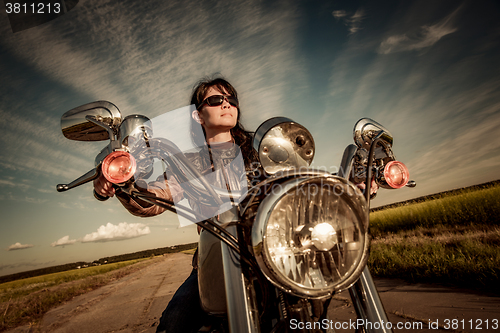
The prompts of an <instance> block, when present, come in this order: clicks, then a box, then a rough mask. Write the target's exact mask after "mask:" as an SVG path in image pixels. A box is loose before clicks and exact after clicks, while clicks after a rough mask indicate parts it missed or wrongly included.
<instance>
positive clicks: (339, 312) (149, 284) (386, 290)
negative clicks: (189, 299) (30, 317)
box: [11, 253, 500, 333]
mask: <svg viewBox="0 0 500 333" xmlns="http://www.w3.org/2000/svg"><path fill="white" fill-rule="evenodd" d="M191 258H192V256H191V255H186V254H183V253H177V254H171V255H168V256H165V259H164V260H160V261H158V262H157V263H155V264H152V265H150V266H148V267H146V268H144V269H142V270H140V271H137V272H135V273H132V274H131V275H128V276H126V277H124V278H122V279H120V280H118V281H115V282H113V283H111V284H109V285H107V286H105V287H102V288H100V289H97V290H94V291H92V292H89V293H87V294H84V295H81V296H78V297H75V298H74V299H73V300H72V301H70V302H67V303H66V304H63V305H61V306H59V307H58V308H55V309H53V310H51V311H49V312H48V313H47V314H46V315H45V316H44V318H43V320H42V322H41V325H40V327H39V329H40V331H42V332H56V333H61V332H68V333H71V332H75V333H76V332H78V333H86V332H89V333H105V332H106V333H107V332H123V333H126V332H147V333H153V332H155V330H156V326H157V324H158V321H159V318H160V316H161V313H162V311H163V310H164V309H165V307H166V305H167V304H168V302H169V301H170V299H171V297H172V295H173V294H174V292H175V290H177V288H178V287H179V286H180V285H181V283H182V282H183V281H184V279H185V278H186V277H187V276H188V275H189V273H190V271H191ZM376 284H377V288H378V289H379V292H380V295H381V298H382V301H383V303H384V306H385V308H386V311H387V313H388V315H389V319H390V320H391V322H392V323H393V325H394V328H396V325H397V324H398V323H401V324H402V329H399V330H398V329H395V332H459V331H465V332H500V327H498V326H500V322H498V321H499V320H500V297H488V296H485V295H480V294H476V293H471V292H468V291H465V290H458V289H452V288H443V287H438V286H429V285H410V284H407V283H404V282H402V281H397V280H377V281H376ZM329 313H330V314H331V318H332V319H334V321H335V322H337V323H345V324H344V325H343V327H344V328H347V329H345V330H344V329H342V327H340V326H341V325H340V324H337V325H338V326H337V329H336V331H337V332H353V331H354V330H353V329H352V326H350V325H347V323H351V322H353V321H355V320H356V317H355V313H354V309H353V307H352V305H350V302H349V295H348V294H347V293H341V294H340V295H336V296H335V297H334V300H333V301H332V303H331V305H330V308H329ZM405 318H406V319H405ZM419 320H420V321H423V322H424V323H421V324H420V326H419V324H418V323H420V321H419ZM429 320H430V321H431V323H432V325H431V327H429V323H428V321H429ZM495 320H496V322H497V324H498V325H497V327H498V329H494V323H495ZM447 323H449V325H447ZM453 323H458V324H457V325H455V326H453ZM405 325H406V326H405ZM446 327H448V328H450V330H445V328H446ZM28 331H29V329H28V328H27V327H20V328H18V329H16V330H14V331H11V332H28Z"/></svg>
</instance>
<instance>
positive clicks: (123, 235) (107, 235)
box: [82, 222, 151, 243]
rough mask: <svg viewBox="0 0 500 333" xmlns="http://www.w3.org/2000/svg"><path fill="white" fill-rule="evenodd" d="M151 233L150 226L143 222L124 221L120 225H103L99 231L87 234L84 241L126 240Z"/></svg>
mask: <svg viewBox="0 0 500 333" xmlns="http://www.w3.org/2000/svg"><path fill="white" fill-rule="evenodd" d="M149 233H151V230H150V229H149V227H147V226H146V225H144V224H142V223H127V222H122V223H119V224H118V225H114V224H112V223H108V224H106V225H101V226H100V227H99V228H98V229H97V231H95V232H93V233H90V234H87V235H85V236H84V237H83V239H82V242H83V243H87V242H108V241H116V240H124V239H129V238H135V237H140V236H144V235H147V234H149Z"/></svg>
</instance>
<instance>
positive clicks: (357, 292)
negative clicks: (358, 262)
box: [349, 267, 392, 333]
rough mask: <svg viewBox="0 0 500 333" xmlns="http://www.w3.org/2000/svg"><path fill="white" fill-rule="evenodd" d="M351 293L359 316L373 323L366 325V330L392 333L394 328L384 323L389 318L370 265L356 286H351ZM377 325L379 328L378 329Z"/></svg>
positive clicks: (377, 332)
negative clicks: (374, 281)
mask: <svg viewBox="0 0 500 333" xmlns="http://www.w3.org/2000/svg"><path fill="white" fill-rule="evenodd" d="M349 294H350V295H351V299H352V301H353V305H354V308H355V309H356V314H357V315H358V318H361V319H363V320H367V321H368V322H370V323H372V324H373V325H372V327H371V328H366V327H364V330H365V332H367V333H392V329H389V328H387V327H386V326H387V325H385V324H384V325H382V323H387V322H388V321H389V319H388V318H387V315H386V312H385V309H384V305H383V304H382V301H381V300H380V296H379V294H378V291H377V288H376V287H375V283H373V279H372V276H371V274H370V270H369V269H368V267H365V269H364V270H363V272H362V273H361V276H360V278H359V280H358V281H357V282H356V283H355V284H354V286H352V287H351V288H349ZM376 322H379V323H381V325H375V323H376ZM375 326H377V327H379V328H378V329H376V328H375Z"/></svg>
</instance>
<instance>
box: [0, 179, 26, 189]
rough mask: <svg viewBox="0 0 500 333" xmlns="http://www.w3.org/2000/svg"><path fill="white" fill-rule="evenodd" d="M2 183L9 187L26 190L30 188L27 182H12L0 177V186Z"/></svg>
mask: <svg viewBox="0 0 500 333" xmlns="http://www.w3.org/2000/svg"><path fill="white" fill-rule="evenodd" d="M2 185H8V186H10V187H16V188H21V189H23V190H27V189H29V188H30V186H29V185H27V184H22V183H17V182H14V181H13V180H6V179H0V186H2Z"/></svg>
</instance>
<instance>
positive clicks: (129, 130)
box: [118, 114, 153, 149]
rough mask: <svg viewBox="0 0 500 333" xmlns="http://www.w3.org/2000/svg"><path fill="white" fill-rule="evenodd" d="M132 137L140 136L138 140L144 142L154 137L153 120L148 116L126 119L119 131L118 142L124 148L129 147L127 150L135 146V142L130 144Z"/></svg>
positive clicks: (132, 116)
mask: <svg viewBox="0 0 500 333" xmlns="http://www.w3.org/2000/svg"><path fill="white" fill-rule="evenodd" d="M130 136H134V137H135V136H140V138H136V140H137V139H140V140H144V139H149V138H151V137H153V127H152V124H151V120H150V119H149V118H148V117H146V116H142V115H138V114H133V115H130V116H127V117H125V118H124V119H123V121H122V122H121V124H120V129H119V130H118V141H119V142H120V144H121V145H122V146H123V147H127V149H128V148H129V147H130V146H131V145H132V144H133V142H129V137H130Z"/></svg>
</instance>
